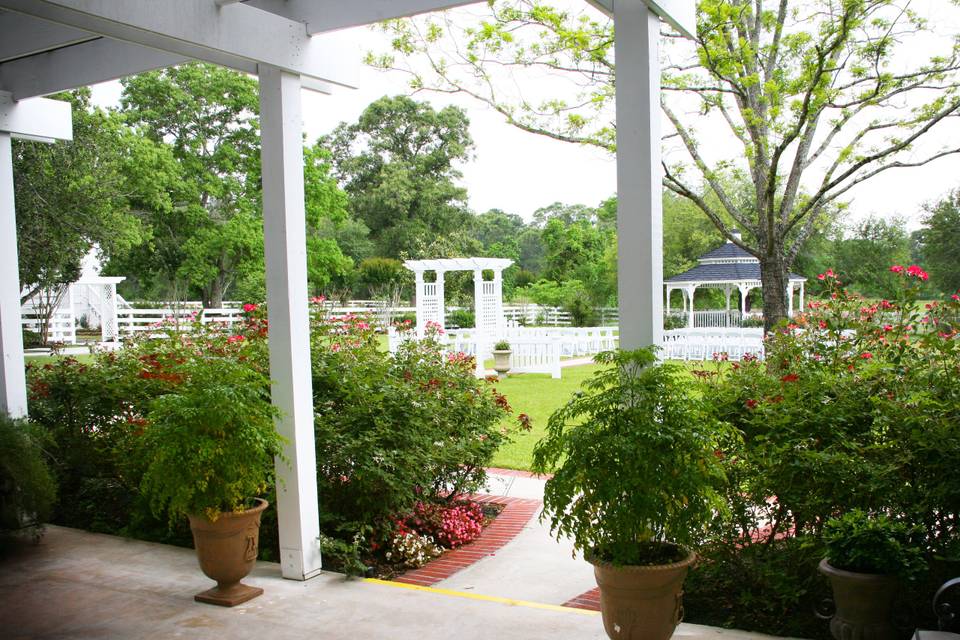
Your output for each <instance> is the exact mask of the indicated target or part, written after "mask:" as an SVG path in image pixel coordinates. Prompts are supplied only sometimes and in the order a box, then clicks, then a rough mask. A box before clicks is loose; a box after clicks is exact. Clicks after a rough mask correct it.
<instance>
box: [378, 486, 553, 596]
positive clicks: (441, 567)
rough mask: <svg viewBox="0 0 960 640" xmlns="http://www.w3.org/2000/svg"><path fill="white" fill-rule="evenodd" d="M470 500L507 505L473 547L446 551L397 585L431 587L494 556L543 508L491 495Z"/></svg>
mask: <svg viewBox="0 0 960 640" xmlns="http://www.w3.org/2000/svg"><path fill="white" fill-rule="evenodd" d="M470 498H471V499H472V500H476V501H477V502H490V503H495V504H502V505H504V508H503V511H501V512H500V515H498V516H497V518H496V519H495V520H494V521H493V522H492V523H491V524H490V526H488V527H487V528H486V529H484V530H483V533H481V534H480V537H479V538H477V539H476V540H474V541H473V542H471V543H470V544H466V545H464V546H462V547H460V548H458V549H452V550H450V551H446V552H445V553H444V554H443V555H442V556H440V557H439V558H437V559H436V560H433V561H432V562H429V563H427V564H426V565H425V566H423V567H421V568H419V569H415V570H413V571H408V572H406V573H404V574H403V575H401V576H399V577H397V578H395V579H394V581H395V582H405V583H407V584H415V585H419V586H421V587H429V586H432V585H434V584H436V583H438V582H440V581H441V580H444V579H446V578H449V577H450V576H452V575H453V574H455V573H456V572H458V571H460V570H461V569H465V568H467V567H469V566H470V565H472V564H473V563H475V562H477V561H479V560H482V559H483V558H485V557H487V556H492V555H494V554H495V553H496V551H497V550H498V549H500V547H502V546H503V545H505V544H507V543H508V542H510V541H511V540H513V539H514V538H515V537H516V536H517V534H519V533H520V532H521V531H523V528H524V526H526V524H527V523H528V522H529V521H530V519H531V518H532V517H533V515H534V514H535V513H537V511H539V510H540V507H541V506H542V505H543V502H542V501H540V500H532V499H527V498H510V497H506V496H491V495H473V496H470Z"/></svg>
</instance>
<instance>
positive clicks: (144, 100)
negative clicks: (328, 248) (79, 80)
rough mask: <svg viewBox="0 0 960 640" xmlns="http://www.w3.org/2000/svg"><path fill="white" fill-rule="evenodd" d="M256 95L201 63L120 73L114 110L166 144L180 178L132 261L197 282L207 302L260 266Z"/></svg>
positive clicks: (245, 82) (249, 84) (236, 77)
mask: <svg viewBox="0 0 960 640" xmlns="http://www.w3.org/2000/svg"><path fill="white" fill-rule="evenodd" d="M258 96H259V94H258V92H257V84H256V81H254V80H253V79H252V78H250V77H249V76H247V75H244V74H241V73H237V72H235V71H230V70H228V69H224V68H222V67H218V66H215V65H208V64H199V63H194V64H187V65H183V66H180V67H172V68H169V69H164V70H162V71H154V72H149V73H144V74H141V75H139V76H134V77H131V78H127V79H125V80H123V93H122V95H121V98H120V102H121V105H122V110H123V112H124V113H125V114H126V115H127V117H128V118H129V120H130V121H131V122H132V123H133V124H135V125H137V126H140V127H141V128H142V130H143V131H144V132H145V133H146V134H147V135H148V136H149V137H150V138H151V139H152V140H154V141H155V142H157V143H163V144H166V145H169V147H170V149H171V151H172V153H173V156H174V158H176V160H177V163H178V165H179V170H180V176H181V181H180V183H179V185H178V186H177V188H176V190H175V192H174V194H173V198H174V201H175V204H176V206H175V210H174V211H173V212H162V213H161V214H159V215H157V216H152V217H151V218H150V219H149V221H148V222H149V224H150V225H151V227H152V228H153V229H154V234H153V241H152V244H151V247H150V248H149V249H150V250H151V252H152V253H153V255H151V256H149V257H144V258H143V260H141V262H142V263H148V264H151V265H154V266H155V267H156V268H158V270H159V271H161V273H158V274H157V275H159V276H161V277H163V278H165V279H166V280H167V281H168V282H171V283H179V284H180V285H181V286H182V284H183V283H184V282H186V283H189V284H190V285H193V286H195V287H197V288H198V289H199V291H200V293H201V296H202V298H203V303H204V306H208V307H219V306H221V305H222V303H223V299H224V295H225V294H226V292H227V291H228V290H229V289H230V287H231V286H232V285H233V284H234V283H235V282H236V281H237V280H238V279H239V278H243V277H246V276H247V275H248V272H249V271H251V270H256V269H262V264H263V257H262V253H263V228H262V217H261V212H260V206H261V205H260V184H259V176H260V144H259V129H260V125H259V119H258V109H259V97H258ZM158 254H159V256H162V258H161V259H160V260H159V261H158V260H157V255H158Z"/></svg>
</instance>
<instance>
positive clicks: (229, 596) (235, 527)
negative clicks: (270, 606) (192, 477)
mask: <svg viewBox="0 0 960 640" xmlns="http://www.w3.org/2000/svg"><path fill="white" fill-rule="evenodd" d="M256 502H257V506H255V507H253V508H252V509H247V510H246V511H243V512H240V513H222V514H220V517H219V518H217V521H216V522H211V521H210V520H209V519H208V518H207V517H206V516H203V515H190V516H188V517H189V518H190V530H191V531H193V546H194V547H195V548H196V550H197V560H199V561H200V568H201V569H202V570H203V573H204V574H206V576H207V577H208V578H210V579H212V580H216V581H217V586H216V587H213V588H212V589H208V590H207V591H204V592H202V593H198V594H197V595H195V596H194V597H193V598H194V600H196V601H197V602H205V603H207V604H217V605H220V606H222V607H232V606H235V605H238V604H240V603H242V602H246V601H248V600H252V599H253V598H256V597H257V596H259V595H260V594H261V593H263V589H260V588H259V587H251V586H248V585H245V584H242V583H241V582H240V581H241V580H243V579H244V578H245V577H246V576H247V574H248V573H250V571H251V570H252V569H253V565H254V563H255V562H256V560H257V550H258V549H259V544H260V515H261V514H262V513H263V510H264V509H266V508H267V505H268V503H267V501H266V500H261V499H259V498H257V499H256Z"/></svg>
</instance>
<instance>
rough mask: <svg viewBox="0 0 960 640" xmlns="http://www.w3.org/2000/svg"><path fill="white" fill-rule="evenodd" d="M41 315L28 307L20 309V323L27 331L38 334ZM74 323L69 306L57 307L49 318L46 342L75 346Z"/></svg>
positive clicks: (75, 332) (75, 331) (75, 333)
mask: <svg viewBox="0 0 960 640" xmlns="http://www.w3.org/2000/svg"><path fill="white" fill-rule="evenodd" d="M42 320H43V318H42V317H41V314H40V313H38V312H37V310H36V309H35V308H33V307H30V306H25V307H22V308H21V309H20V323H21V325H22V326H23V328H24V329H26V330H27V331H33V332H34V333H40V331H41V326H42ZM75 325H76V321H75V320H74V317H73V311H72V310H71V309H70V308H69V305H65V306H62V307H58V308H57V309H56V310H55V311H54V312H53V314H51V316H50V322H49V323H48V324H47V342H63V343H64V344H75V343H76V342H77V330H76V326H75Z"/></svg>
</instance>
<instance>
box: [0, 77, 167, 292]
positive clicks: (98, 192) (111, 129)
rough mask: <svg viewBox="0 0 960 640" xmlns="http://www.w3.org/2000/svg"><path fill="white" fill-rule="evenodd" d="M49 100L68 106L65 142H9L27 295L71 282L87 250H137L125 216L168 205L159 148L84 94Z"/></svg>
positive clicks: (137, 239)
mask: <svg viewBox="0 0 960 640" xmlns="http://www.w3.org/2000/svg"><path fill="white" fill-rule="evenodd" d="M54 98H57V99H62V100H65V101H67V102H69V103H70V104H71V106H72V109H73V110H72V113H73V140H72V141H70V142H57V143H56V144H43V143H40V142H28V141H21V140H15V141H14V142H13V164H14V174H15V175H16V178H17V179H16V181H15V185H14V186H15V198H16V203H17V253H18V256H19V269H20V271H19V275H20V282H21V283H22V284H23V286H24V287H25V288H27V289H29V290H32V289H33V288H35V287H44V288H46V287H52V286H56V285H61V284H64V283H68V282H72V281H73V280H75V279H76V278H77V277H79V275H80V261H81V260H82V259H83V257H84V256H85V255H86V254H87V253H88V252H89V251H90V249H91V248H93V247H94V246H97V247H99V250H100V252H101V253H102V254H103V255H105V256H110V255H113V254H114V253H117V252H123V251H125V250H127V249H129V248H130V247H132V246H135V245H138V244H140V243H141V242H142V241H143V240H144V236H145V233H144V229H143V228H142V226H141V225H140V224H139V222H138V220H137V218H136V217H135V216H134V215H133V213H132V210H133V209H136V208H147V209H151V210H154V209H155V210H168V209H169V208H170V204H171V203H170V200H169V197H168V196H167V193H166V190H165V189H166V186H167V185H166V183H165V181H166V180H167V179H168V178H169V177H170V174H171V171H172V159H171V158H170V157H169V155H167V154H165V153H164V150H163V149H162V148H161V147H159V146H158V145H155V144H152V143H150V141H149V140H145V139H142V138H140V137H139V136H137V134H136V133H135V132H133V131H131V130H130V129H129V128H128V127H127V126H125V125H124V123H123V119H122V118H121V117H120V116H119V115H118V114H116V113H113V112H107V111H104V110H102V109H99V108H95V107H93V106H92V105H91V103H90V90H89V89H81V90H77V91H74V92H71V93H67V94H60V95H57V96H54Z"/></svg>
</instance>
